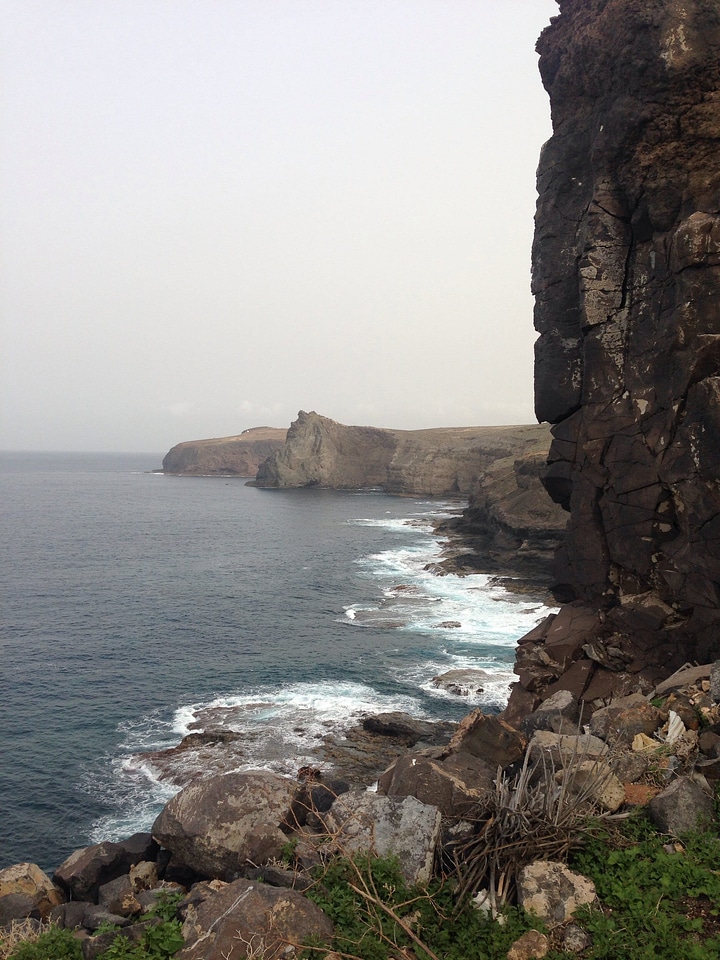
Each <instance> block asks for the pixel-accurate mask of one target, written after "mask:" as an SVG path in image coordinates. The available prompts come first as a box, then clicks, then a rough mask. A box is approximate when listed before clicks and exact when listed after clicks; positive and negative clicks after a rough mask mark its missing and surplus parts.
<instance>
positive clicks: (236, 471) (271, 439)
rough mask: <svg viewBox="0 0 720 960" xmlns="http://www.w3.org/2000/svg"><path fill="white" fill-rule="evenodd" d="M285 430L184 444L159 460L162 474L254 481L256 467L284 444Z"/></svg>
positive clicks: (256, 430)
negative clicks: (252, 478) (248, 479)
mask: <svg viewBox="0 0 720 960" xmlns="http://www.w3.org/2000/svg"><path fill="white" fill-rule="evenodd" d="M286 435H287V430H281V429H280V428H278V427H252V428H251V429H250V430H243V432H242V433H239V434H237V435H236V436H234V437H219V438H215V439H212V440H187V441H185V442H184V443H178V444H177V445H176V446H174V447H173V448H172V450H170V452H169V453H168V454H166V456H165V457H164V458H163V473H172V474H180V475H182V476H192V477H208V476H224V477H254V476H255V474H256V473H257V471H258V467H259V466H260V464H261V463H262V462H263V460H266V459H267V458H268V457H269V456H270V454H272V453H274V452H275V451H276V450H278V449H279V448H280V447H281V446H282V445H283V443H284V442H285V437H286Z"/></svg>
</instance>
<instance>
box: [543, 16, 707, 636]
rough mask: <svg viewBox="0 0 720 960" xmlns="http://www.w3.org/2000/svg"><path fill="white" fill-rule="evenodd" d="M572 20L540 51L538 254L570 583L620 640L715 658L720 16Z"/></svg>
mask: <svg viewBox="0 0 720 960" xmlns="http://www.w3.org/2000/svg"><path fill="white" fill-rule="evenodd" d="M560 11H561V12H560V16H559V17H557V18H555V19H554V20H553V22H552V24H551V25H550V26H549V27H548V28H547V29H546V30H545V32H544V33H543V35H542V36H541V38H540V40H539V41H538V51H539V53H540V71H541V75H542V79H543V83H544V85H545V88H546V89H547V91H548V93H549V95H550V101H551V106H552V116H553V130H554V133H553V136H552V138H551V140H550V141H549V142H548V143H547V144H546V146H545V147H544V149H543V152H542V156H541V160H540V167H539V171H538V192H539V200H538V208H537V216H536V232H535V243H534V250H533V291H534V294H535V297H536V307H535V325H536V328H537V330H538V332H539V334H540V338H539V340H538V342H537V347H536V367H535V381H536V412H537V416H538V419H539V420H548V421H550V422H551V423H553V424H554V427H553V431H552V432H553V436H554V438H555V439H554V441H553V444H552V447H551V452H550V458H549V460H550V462H549V466H548V469H547V473H546V476H545V479H544V482H545V485H546V487H547V489H548V491H549V492H550V494H551V496H552V497H553V499H555V500H556V502H558V503H562V504H563V505H564V506H565V507H566V508H567V509H569V510H570V514H571V518H570V524H569V529H568V536H567V541H566V545H565V547H564V548H563V550H562V551H561V553H560V558H559V570H558V573H559V575H560V579H561V580H562V581H563V582H565V583H566V584H567V585H568V587H569V589H570V590H571V591H572V593H573V594H574V595H575V596H576V597H577V598H579V599H581V600H584V601H589V602H590V603H592V604H598V605H600V606H603V607H604V608H605V609H606V611H610V612H612V611H615V613H609V616H610V617H611V619H613V620H614V624H615V627H616V628H617V627H618V625H619V624H621V623H623V624H624V626H625V628H626V629H627V631H628V632H630V631H631V629H632V626H633V624H634V623H643V624H644V625H645V626H646V627H647V626H650V625H652V627H653V629H654V630H655V631H656V632H657V631H660V632H661V633H662V632H663V631H665V630H672V635H674V636H676V637H678V638H683V639H689V640H691V641H692V642H696V643H698V644H699V647H698V650H699V651H700V650H705V651H708V650H710V649H712V648H713V645H714V646H715V652H717V650H718V630H720V4H719V3H718V0H652V2H649V0H560ZM649 609H650V610H651V614H650V615H648V610H649ZM620 611H622V612H620ZM634 613H636V614H637V618H636V619H635V620H634V619H633V614H634ZM665 636H666V637H670V636H671V633H665Z"/></svg>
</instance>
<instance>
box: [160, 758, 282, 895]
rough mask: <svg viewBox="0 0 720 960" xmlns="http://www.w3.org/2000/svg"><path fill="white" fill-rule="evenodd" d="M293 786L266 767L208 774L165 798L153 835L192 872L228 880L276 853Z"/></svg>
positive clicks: (279, 847)
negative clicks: (222, 773) (240, 771)
mask: <svg viewBox="0 0 720 960" xmlns="http://www.w3.org/2000/svg"><path fill="white" fill-rule="evenodd" d="M297 790H298V787H297V784H296V782H295V781H293V780H290V779H289V778H288V777H281V776H279V775H278V774H275V773H270V772H268V771H266V770H254V771H249V772H245V773H227V774H224V775H222V776H217V777H209V778H208V779H207V780H201V781H199V782H197V783H192V784H190V786H187V787H185V789H184V790H181V791H180V793H178V794H176V795H175V796H174V797H173V798H172V800H170V802H169V803H168V804H167V805H166V806H165V808H164V809H163V811H162V812H161V813H160V815H159V816H158V818H157V819H156V821H155V823H154V825H153V836H154V837H155V838H156V839H157V840H158V842H159V843H161V844H162V845H163V846H164V847H166V848H167V849H168V850H170V851H171V852H172V854H173V856H177V857H179V858H180V859H181V860H182V861H183V862H184V863H185V864H187V865H188V866H189V867H191V868H192V869H193V870H195V871H196V872H197V873H199V874H201V875H203V876H206V877H216V878H218V879H221V880H231V879H234V878H235V877H237V876H239V875H241V874H242V871H243V869H245V868H246V867H248V866H250V867H253V866H259V865H260V864H264V863H267V861H268V860H270V859H271V858H279V857H280V855H281V851H282V847H283V845H284V844H285V843H286V842H287V836H286V834H285V833H284V832H283V828H285V829H288V827H289V825H290V823H291V822H292V806H293V801H294V800H295V798H296V795H297Z"/></svg>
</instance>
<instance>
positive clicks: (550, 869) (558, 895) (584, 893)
mask: <svg viewBox="0 0 720 960" xmlns="http://www.w3.org/2000/svg"><path fill="white" fill-rule="evenodd" d="M596 897H597V895H596V893H595V884H594V883H593V882H592V880H589V879H588V878H587V877H584V876H582V874H580V873H575V872H574V871H572V870H570V869H569V868H568V867H566V866H565V864H564V863H555V862H553V861H551V860H537V861H535V863H531V864H529V865H528V866H527V867H524V868H523V869H522V870H521V871H520V875H519V877H518V903H519V904H520V906H521V907H522V908H523V909H524V910H526V911H528V912H532V913H534V914H536V916H538V917H539V918H540V919H541V920H543V921H544V922H545V923H547V924H549V925H550V926H554V925H556V924H560V923H564V922H565V921H566V920H569V919H570V918H571V917H572V916H573V914H574V913H575V911H576V910H577V908H578V907H579V906H581V905H582V904H585V903H592V902H593V901H594V900H595V899H596Z"/></svg>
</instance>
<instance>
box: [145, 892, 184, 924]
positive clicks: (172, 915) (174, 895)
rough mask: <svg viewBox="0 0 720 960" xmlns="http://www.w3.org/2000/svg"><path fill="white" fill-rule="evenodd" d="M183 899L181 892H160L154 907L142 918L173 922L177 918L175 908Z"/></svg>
mask: <svg viewBox="0 0 720 960" xmlns="http://www.w3.org/2000/svg"><path fill="white" fill-rule="evenodd" d="M184 898H185V893H184V892H183V891H182V890H161V891H160V892H159V894H158V898H157V900H156V902H155V905H154V906H153V907H151V908H150V909H149V910H148V912H147V913H146V914H144V916H145V917H146V918H148V917H160V919H161V920H175V919H176V918H177V908H178V906H179V905H180V903H181V902H182V901H183V899H184Z"/></svg>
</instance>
